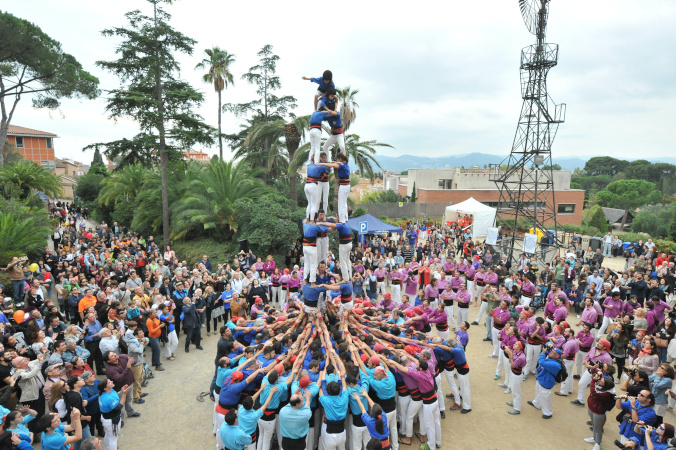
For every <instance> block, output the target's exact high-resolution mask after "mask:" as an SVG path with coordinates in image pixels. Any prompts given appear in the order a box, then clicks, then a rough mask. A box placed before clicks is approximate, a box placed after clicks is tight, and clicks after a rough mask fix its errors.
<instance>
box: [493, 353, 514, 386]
mask: <svg viewBox="0 0 676 450" xmlns="http://www.w3.org/2000/svg"><path fill="white" fill-rule="evenodd" d="M503 369H504V370H505V372H507V374H508V373H510V372H511V369H510V364H509V359H508V360H507V361H506V362H505V352H502V351H499V350H498V365H497V367H496V368H495V376H497V377H498V378H500V375H501V374H502V370H503ZM507 374H505V384H507V385H509V383H507V381H508V380H507V378H509V377H508V376H507Z"/></svg>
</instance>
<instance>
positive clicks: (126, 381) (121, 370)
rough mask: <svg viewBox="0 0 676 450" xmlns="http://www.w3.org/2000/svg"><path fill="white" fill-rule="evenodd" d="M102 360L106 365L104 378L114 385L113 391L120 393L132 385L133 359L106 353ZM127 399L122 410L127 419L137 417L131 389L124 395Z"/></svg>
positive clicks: (109, 352)
mask: <svg viewBox="0 0 676 450" xmlns="http://www.w3.org/2000/svg"><path fill="white" fill-rule="evenodd" d="M103 360H104V361H106V362H107V363H108V365H107V366H106V376H107V377H108V379H109V380H112V381H113V383H115V386H114V387H115V390H116V391H120V392H121V391H122V387H123V386H125V385H127V386H132V385H133V384H134V372H133V371H132V369H131V367H132V365H133V364H134V363H135V362H136V360H135V359H134V358H132V357H131V356H128V355H118V354H116V353H115V352H111V351H107V352H105V353H104V354H103ZM126 395H127V399H126V401H125V404H124V408H125V410H126V411H127V416H129V417H139V416H140V415H141V414H140V413H138V412H136V411H135V410H134V406H133V405H132V400H133V395H134V393H133V392H132V389H129V391H128V392H127V393H126Z"/></svg>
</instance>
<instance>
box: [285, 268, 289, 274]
mask: <svg viewBox="0 0 676 450" xmlns="http://www.w3.org/2000/svg"><path fill="white" fill-rule="evenodd" d="M288 274H289V268H288V267H287V268H286V269H284V275H288Z"/></svg>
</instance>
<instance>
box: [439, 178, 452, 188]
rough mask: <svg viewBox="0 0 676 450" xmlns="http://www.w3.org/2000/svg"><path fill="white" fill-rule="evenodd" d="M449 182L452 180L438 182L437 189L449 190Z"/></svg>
mask: <svg viewBox="0 0 676 450" xmlns="http://www.w3.org/2000/svg"><path fill="white" fill-rule="evenodd" d="M451 181H453V180H439V189H451Z"/></svg>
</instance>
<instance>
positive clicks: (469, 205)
mask: <svg viewBox="0 0 676 450" xmlns="http://www.w3.org/2000/svg"><path fill="white" fill-rule="evenodd" d="M496 211H497V210H496V209H495V208H491V207H490V206H486V205H484V204H483V203H481V202H478V201H476V200H474V198H473V197H470V198H468V199H467V200H465V201H464V202H461V203H458V204H457V205H450V206H447V207H446V212H445V214H444V221H445V222H454V221H455V220H456V219H457V218H458V215H464V214H471V215H472V216H473V219H474V220H473V222H472V237H485V236H486V234H487V232H488V229H489V228H490V227H492V226H494V225H495V213H496Z"/></svg>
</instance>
